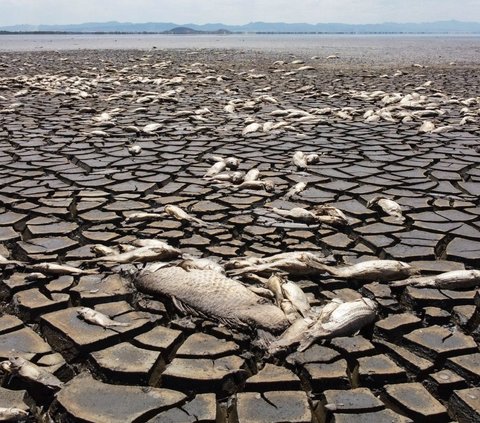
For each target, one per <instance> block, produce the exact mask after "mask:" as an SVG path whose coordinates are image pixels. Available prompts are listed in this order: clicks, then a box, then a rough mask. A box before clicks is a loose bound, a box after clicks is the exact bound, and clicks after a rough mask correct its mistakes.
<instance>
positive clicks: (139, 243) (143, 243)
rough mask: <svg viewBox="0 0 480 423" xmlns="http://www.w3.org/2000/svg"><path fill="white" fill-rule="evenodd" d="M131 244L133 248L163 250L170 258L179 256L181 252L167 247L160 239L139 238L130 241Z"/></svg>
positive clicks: (169, 246)
mask: <svg viewBox="0 0 480 423" xmlns="http://www.w3.org/2000/svg"><path fill="white" fill-rule="evenodd" d="M132 244H133V245H134V246H135V247H148V248H163V249H164V250H165V251H168V252H169V253H170V254H171V257H176V256H179V255H180V254H181V251H180V250H179V249H177V248H174V247H172V246H171V245H168V244H167V243H166V242H165V241H162V240H160V239H145V238H139V239H136V240H134V241H132Z"/></svg>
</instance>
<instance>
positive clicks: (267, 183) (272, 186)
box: [263, 181, 275, 192]
mask: <svg viewBox="0 0 480 423" xmlns="http://www.w3.org/2000/svg"><path fill="white" fill-rule="evenodd" d="M263 186H264V188H265V191H267V192H271V191H273V190H274V189H275V183H274V182H272V181H265V182H264V184H263Z"/></svg>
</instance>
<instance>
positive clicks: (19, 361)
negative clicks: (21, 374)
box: [7, 357, 27, 371]
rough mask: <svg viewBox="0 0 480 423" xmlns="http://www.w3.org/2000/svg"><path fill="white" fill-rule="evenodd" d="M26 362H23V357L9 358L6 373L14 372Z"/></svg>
mask: <svg viewBox="0 0 480 423" xmlns="http://www.w3.org/2000/svg"><path fill="white" fill-rule="evenodd" d="M26 362H27V360H25V359H24V358H23V357H10V358H9V359H8V361H7V363H9V364H8V367H9V370H8V371H15V370H18V369H20V368H21V367H22V366H23V365H24V364H25V363H26Z"/></svg>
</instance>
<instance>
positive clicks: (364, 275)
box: [305, 256, 417, 282]
mask: <svg viewBox="0 0 480 423" xmlns="http://www.w3.org/2000/svg"><path fill="white" fill-rule="evenodd" d="M305 261H306V263H307V264H308V265H309V266H311V267H314V268H317V269H318V270H323V271H325V272H326V273H329V274H330V275H332V276H334V277H336V278H341V279H357V280H363V281H366V282H367V281H368V282H370V281H380V282H381V281H391V280H397V279H404V278H407V277H408V276H411V275H413V274H415V273H417V270H416V269H414V268H413V267H411V266H410V265H409V264H407V263H404V262H402V261H397V260H369V261H363V262H361V263H356V264H353V265H351V266H341V267H333V266H327V265H325V264H323V263H317V260H316V259H315V258H312V257H311V256H308V257H306V259H305Z"/></svg>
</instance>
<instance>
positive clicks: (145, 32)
mask: <svg viewBox="0 0 480 423" xmlns="http://www.w3.org/2000/svg"><path fill="white" fill-rule="evenodd" d="M0 35H180V36H185V35H226V36H228V35H480V32H478V31H474V32H457V31H437V32H427V31H423V32H422V31H414V32H413V31H412V32H408V31H371V32H365V31H338V32H331V31H329V32H326V31H317V32H312V31H305V32H300V31H295V32H294V31H291V32H285V31H281V32H274V31H255V32H252V31H245V32H243V31H226V32H223V31H222V32H220V31H211V32H210V31H192V32H172V31H160V32H153V31H131V32H130V31H128V32H127V31H0Z"/></svg>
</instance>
